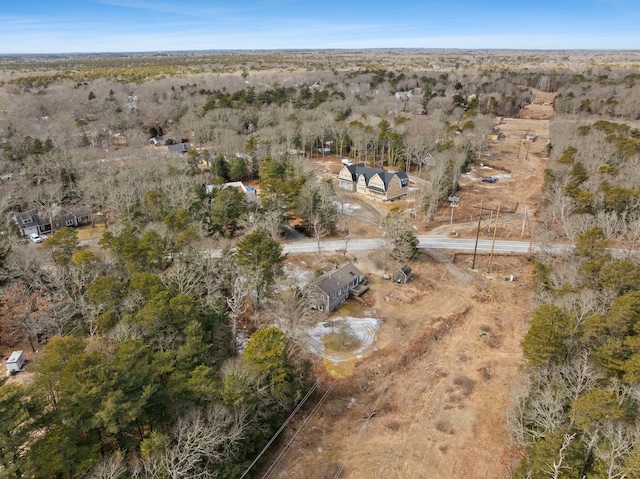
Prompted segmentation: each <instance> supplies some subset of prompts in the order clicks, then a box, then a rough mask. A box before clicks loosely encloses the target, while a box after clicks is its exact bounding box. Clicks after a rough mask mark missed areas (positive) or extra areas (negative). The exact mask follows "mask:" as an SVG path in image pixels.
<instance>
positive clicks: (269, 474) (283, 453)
mask: <svg viewBox="0 0 640 479" xmlns="http://www.w3.org/2000/svg"><path fill="white" fill-rule="evenodd" d="M335 385H336V381H333V383H331V386H329V388H328V389H327V391H326V392H325V393H324V394H323V395H322V398H320V401H318V404H316V405H315V407H314V408H313V409H312V410H311V412H310V413H309V415H308V416H307V417H306V418H305V419H304V421H302V425H301V426H300V428H299V429H298V430H297V431H296V432H295V434H294V435H293V436H292V437H291V439H289V441H288V442H287V444H286V445H285V446H284V448H283V449H282V451H281V452H280V454H278V457H276V459H275V461H273V463H272V464H271V466H270V467H269V469H267V472H266V473H265V475H264V476H262V479H268V478H269V477H271V473H272V472H274V471H275V470H276V467H277V466H278V465H279V464H280V460H281V459H282V457H284V455H285V454H286V453H287V452H289V446H290V445H291V443H292V442H293V441H294V440H295V439H296V437H298V434H300V432H302V430H303V429H304V428H305V426H306V425H307V423H308V422H309V420H310V419H311V418H312V417H313V415H314V414H315V413H316V411H317V410H318V409H320V407H321V406H322V404H323V403H324V401H325V400H326V399H327V397H328V396H329V394H330V393H331V391H332V390H333V388H334V387H335Z"/></svg>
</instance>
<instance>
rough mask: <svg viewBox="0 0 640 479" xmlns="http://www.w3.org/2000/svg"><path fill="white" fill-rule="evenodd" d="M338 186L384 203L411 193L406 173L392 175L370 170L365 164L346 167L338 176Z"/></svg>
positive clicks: (373, 169) (399, 172) (382, 171)
mask: <svg viewBox="0 0 640 479" xmlns="http://www.w3.org/2000/svg"><path fill="white" fill-rule="evenodd" d="M338 184H339V186H340V188H342V189H344V190H348V191H356V192H358V193H360V194H363V195H366V196H368V197H370V198H373V199H379V200H384V201H390V200H394V199H396V198H400V197H401V196H404V195H406V194H407V193H408V192H409V177H408V176H407V174H406V173H405V172H404V171H397V172H394V173H390V172H388V171H384V170H380V169H378V168H369V167H368V166H365V164H364V163H358V164H356V165H346V166H344V167H343V168H342V169H341V170H340V173H339V174H338Z"/></svg>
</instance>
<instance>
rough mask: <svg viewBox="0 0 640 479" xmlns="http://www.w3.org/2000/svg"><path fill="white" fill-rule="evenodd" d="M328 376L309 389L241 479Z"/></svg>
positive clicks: (247, 472) (241, 478)
mask: <svg viewBox="0 0 640 479" xmlns="http://www.w3.org/2000/svg"><path fill="white" fill-rule="evenodd" d="M326 375H327V373H324V374H323V375H322V376H321V377H320V379H318V380H316V382H315V383H313V386H311V388H310V389H309V391H308V392H307V394H305V396H304V397H303V398H302V400H301V401H300V402H299V403H298V405H297V406H296V407H295V408H294V410H293V411H291V414H289V417H287V419H286V420H285V421H284V423H282V426H280V428H279V429H278V430H277V431H276V433H275V434H274V435H273V437H272V438H271V439H270V440H269V442H268V443H267V445H266V446H264V448H262V451H260V454H258V457H256V458H255V459H254V460H253V462H252V463H251V464H250V465H249V467H248V468H247V470H246V471H244V473H243V474H242V476H240V479H243V478H244V477H245V476H246V475H247V474H249V471H250V470H251V468H252V467H253V466H255V465H256V462H258V461H259V460H260V458H261V457H262V455H263V454H264V453H265V452H266V451H267V449H269V446H271V444H272V443H273V441H275V440H276V438H277V437H278V435H279V434H280V433H281V432H282V430H283V429H284V428H285V427H287V424H289V422H290V421H291V420H292V419H293V418H294V416H295V415H296V413H297V412H298V411H299V410H300V408H301V407H302V406H303V405H304V403H305V402H307V399H309V397H310V396H311V394H312V393H313V391H315V390H316V388H317V387H318V383H319V382H320V381H322V379H324V377H325V376H326Z"/></svg>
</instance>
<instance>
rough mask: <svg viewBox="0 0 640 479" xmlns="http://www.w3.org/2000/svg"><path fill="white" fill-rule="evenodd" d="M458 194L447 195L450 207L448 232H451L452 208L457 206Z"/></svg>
mask: <svg viewBox="0 0 640 479" xmlns="http://www.w3.org/2000/svg"><path fill="white" fill-rule="evenodd" d="M459 202H460V197H459V196H453V195H451V196H449V207H450V208H451V219H450V220H449V234H452V233H453V210H454V209H455V208H457V207H458V206H459Z"/></svg>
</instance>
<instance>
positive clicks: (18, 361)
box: [7, 350, 27, 374]
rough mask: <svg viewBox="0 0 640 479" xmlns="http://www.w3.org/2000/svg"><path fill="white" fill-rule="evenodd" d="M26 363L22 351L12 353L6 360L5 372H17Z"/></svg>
mask: <svg viewBox="0 0 640 479" xmlns="http://www.w3.org/2000/svg"><path fill="white" fill-rule="evenodd" d="M26 361H27V359H26V358H25V356H24V351H22V350H19V351H14V352H12V353H11V356H9V359H7V372H8V373H9V374H14V373H17V372H19V371H20V370H21V369H22V367H23V366H24V363H25V362H26Z"/></svg>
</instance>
